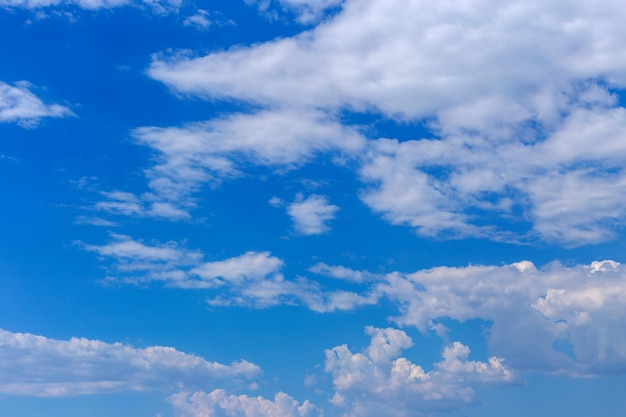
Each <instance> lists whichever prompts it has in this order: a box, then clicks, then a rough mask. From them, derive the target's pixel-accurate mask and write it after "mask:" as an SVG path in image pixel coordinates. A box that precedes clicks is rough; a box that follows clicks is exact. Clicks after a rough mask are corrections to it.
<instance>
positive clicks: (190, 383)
mask: <svg viewBox="0 0 626 417" xmlns="http://www.w3.org/2000/svg"><path fill="white" fill-rule="evenodd" d="M0 357H2V360H1V361H0V393H4V394H11V395H25V396H36V397H67V396H70V397H72V396H77V395H86V394H102V393H113V392H123V391H150V390H160V391H166V392H167V391H170V392H171V391H172V390H174V389H181V387H189V388H200V387H204V386H206V385H207V384H208V385H215V383H216V382H218V381H221V382H225V381H228V380H236V379H242V378H243V379H244V380H245V379H250V378H252V377H254V376H256V375H258V374H259V372H260V368H259V367H258V366H256V365H254V364H252V363H250V362H247V361H245V360H242V361H237V362H233V363H232V364H231V365H224V364H221V363H217V362H209V361H206V360H205V359H203V358H201V357H199V356H195V355H190V354H186V353H183V352H180V351H178V350H176V349H174V348H172V347H165V346H150V347H147V348H134V347H132V346H129V345H124V344H122V343H105V342H101V341H99V340H89V339H84V338H71V339H70V340H55V339H49V338H47V337H44V336H38V335H34V334H30V333H12V332H8V331H6V330H2V329H0Z"/></svg>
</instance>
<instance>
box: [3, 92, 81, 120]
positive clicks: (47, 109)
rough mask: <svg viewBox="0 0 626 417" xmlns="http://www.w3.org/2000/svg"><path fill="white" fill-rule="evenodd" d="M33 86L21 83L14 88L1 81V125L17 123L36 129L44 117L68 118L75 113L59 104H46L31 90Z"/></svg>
mask: <svg viewBox="0 0 626 417" xmlns="http://www.w3.org/2000/svg"><path fill="white" fill-rule="evenodd" d="M31 88H32V85H31V84H30V83H28V82H26V81H19V82H17V83H15V84H14V85H13V86H11V85H9V84H7V83H4V82H2V81H0V123H2V122H4V123H17V124H18V125H20V126H22V127H26V128H31V127H36V126H37V124H38V123H39V121H40V120H41V119H42V118H44V117H68V116H73V115H74V113H73V112H72V111H71V110H70V109H68V108H67V107H64V106H61V105H59V104H45V103H44V102H43V101H41V99H40V98H39V97H37V96H36V95H34V94H33V93H32V92H31V91H30V89H31Z"/></svg>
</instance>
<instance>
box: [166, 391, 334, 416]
mask: <svg viewBox="0 0 626 417" xmlns="http://www.w3.org/2000/svg"><path fill="white" fill-rule="evenodd" d="M168 400H169V402H170V404H171V405H172V407H173V408H174V411H175V413H176V416H178V417H314V416H320V417H321V416H322V413H321V412H319V411H318V410H317V409H316V408H315V406H313V405H312V404H311V403H310V402H309V401H304V402H303V403H302V404H300V403H298V402H297V401H296V400H294V399H293V398H292V397H290V396H289V395H287V394H285V393H284V392H279V393H277V394H276V396H275V397H274V401H272V400H268V399H265V398H263V397H248V396H247V395H228V394H227V393H226V391H224V390H222V389H216V390H214V391H212V392H210V393H205V392H202V391H198V392H195V393H193V394H189V393H179V394H175V395H172V396H171V397H169V399H168Z"/></svg>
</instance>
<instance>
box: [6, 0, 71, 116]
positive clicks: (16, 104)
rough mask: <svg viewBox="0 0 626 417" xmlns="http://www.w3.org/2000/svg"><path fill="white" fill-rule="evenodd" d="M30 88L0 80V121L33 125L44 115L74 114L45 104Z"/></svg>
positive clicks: (25, 83) (23, 82)
mask: <svg viewBox="0 0 626 417" xmlns="http://www.w3.org/2000/svg"><path fill="white" fill-rule="evenodd" d="M0 5H1V3H0ZM31 88H32V85H31V84H30V83H28V82H26V81H20V82H17V83H15V85H13V86H12V85H9V84H6V83H4V82H2V81H0V122H5V123H6V122H13V123H17V124H19V125H20V126H22V127H35V126H37V124H38V123H39V121H40V120H41V119H42V118H44V117H67V116H73V115H74V113H72V111H71V110H70V109H68V108H67V107H63V106H61V105H59V104H45V103H44V102H43V101H41V99H40V98H39V97H37V96H36V95H34V94H33V93H32V92H31V91H30V89H31Z"/></svg>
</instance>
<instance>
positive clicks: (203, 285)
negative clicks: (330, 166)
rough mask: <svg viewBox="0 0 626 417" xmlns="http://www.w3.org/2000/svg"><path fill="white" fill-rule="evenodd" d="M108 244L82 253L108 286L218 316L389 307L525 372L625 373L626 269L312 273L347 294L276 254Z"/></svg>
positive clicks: (408, 322) (120, 240)
mask: <svg viewBox="0 0 626 417" xmlns="http://www.w3.org/2000/svg"><path fill="white" fill-rule="evenodd" d="M112 237H113V239H114V240H113V241H112V242H111V243H109V244H106V245H101V246H98V245H85V244H81V245H82V247H83V248H84V249H85V250H88V251H91V252H95V253H97V254H98V255H99V256H101V257H102V260H103V261H104V262H105V265H106V266H107V270H108V277H107V278H105V280H104V282H105V283H109V284H118V285H119V284H131V285H147V284H150V283H162V284H163V285H165V286H167V287H176V288H187V289H196V290H202V291H205V292H206V293H207V297H208V298H207V302H208V303H209V305H211V306H213V307H232V306H241V307H248V308H267V307H271V306H275V305H293V306H304V307H306V308H308V309H310V310H312V311H315V312H319V313H330V312H334V311H350V310H354V309H357V308H360V307H366V306H371V305H375V304H378V303H379V302H380V301H381V300H382V299H385V300H389V301H390V302H391V303H392V305H395V306H396V307H397V309H398V314H397V316H395V317H392V320H393V321H394V322H395V323H397V324H398V325H401V326H414V327H416V328H418V329H419V330H420V331H421V332H425V333H426V332H430V331H435V332H436V333H437V334H438V335H441V336H442V337H444V338H445V337H447V336H445V335H446V333H447V329H446V326H445V322H446V321H447V320H452V321H457V322H465V321H467V320H473V319H478V320H482V321H484V322H485V326H486V328H487V329H488V332H487V333H486V338H487V344H488V346H489V349H490V350H491V351H492V352H494V354H496V355H497V356H499V357H505V358H507V361H508V364H509V366H510V367H511V368H512V369H516V370H518V371H520V372H530V371H542V372H548V373H561V374H568V375H573V376H590V375H591V376H592V375H603V374H614V373H618V374H619V373H623V372H626V349H624V348H623V346H626V331H625V330H623V329H626V325H625V323H624V317H626V308H625V307H624V306H626V296H625V295H624V294H626V267H624V266H623V265H621V264H619V263H617V262H614V261H602V262H593V263H591V264H590V265H576V266H572V267H566V266H563V265H561V264H559V263H557V262H554V263H551V264H548V265H546V266H545V267H543V268H541V269H537V268H536V267H535V266H534V265H533V264H532V263H531V262H529V261H522V262H518V263H513V264H510V265H503V266H482V265H470V266H467V267H437V268H431V269H425V270H420V271H417V272H415V273H412V274H403V273H399V272H392V273H388V274H384V275H383V274H371V273H368V272H359V271H355V270H351V269H349V268H345V267H339V266H329V265H326V264H323V263H318V264H316V265H314V266H312V267H311V271H312V272H314V273H316V274H321V275H326V276H334V277H336V278H339V279H344V280H348V281H352V284H351V285H354V286H356V288H352V289H351V290H350V291H348V290H344V289H338V288H336V287H332V286H331V287H326V286H324V285H322V282H321V281H319V282H318V281H315V280H312V279H309V278H306V277H295V278H293V279H287V278H285V277H284V276H283V274H282V268H283V265H284V261H282V260H281V259H279V258H277V257H275V256H273V255H271V254H270V252H252V251H250V252H246V253H244V254H242V255H239V256H234V257H231V258H228V259H224V260H217V261H210V262H206V261H204V260H203V258H204V255H203V254H202V253H201V252H199V251H193V250H190V249H187V248H185V247H183V246H181V245H180V244H178V243H176V242H168V243H165V244H162V243H158V242H155V243H152V244H145V243H143V242H139V241H135V240H133V239H132V238H130V237H128V236H123V235H116V234H112ZM566 346H567V347H568V348H564V347H566Z"/></svg>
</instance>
